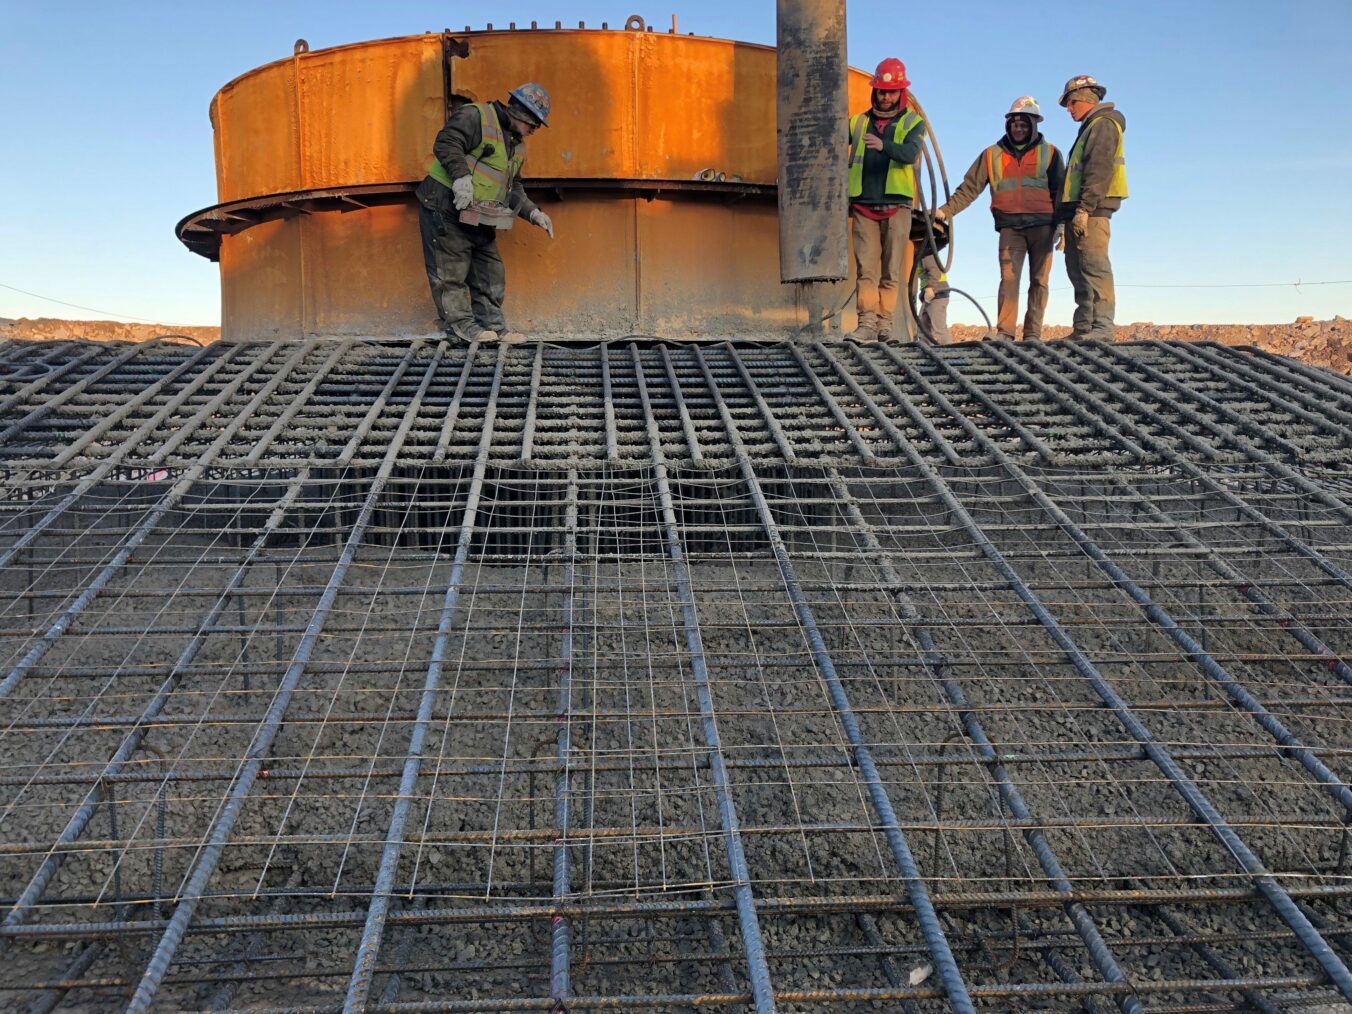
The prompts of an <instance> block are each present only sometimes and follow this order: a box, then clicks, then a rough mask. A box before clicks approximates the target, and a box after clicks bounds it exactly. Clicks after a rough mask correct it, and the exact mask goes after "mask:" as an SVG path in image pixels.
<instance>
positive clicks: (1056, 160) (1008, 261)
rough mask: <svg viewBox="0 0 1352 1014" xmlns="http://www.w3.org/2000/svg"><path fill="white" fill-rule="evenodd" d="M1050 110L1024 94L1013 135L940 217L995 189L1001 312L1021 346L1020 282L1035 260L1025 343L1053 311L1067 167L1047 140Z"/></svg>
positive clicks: (1013, 109)
mask: <svg viewBox="0 0 1352 1014" xmlns="http://www.w3.org/2000/svg"><path fill="white" fill-rule="evenodd" d="M1041 122H1042V109H1041V107H1039V106H1038V104H1037V100H1036V99H1034V98H1033V97H1032V96H1031V95H1020V96H1019V97H1018V98H1017V99H1015V100H1014V102H1013V104H1012V105H1011V106H1010V107H1009V112H1007V113H1005V132H1004V134H1003V135H1002V136H1001V137H1000V140H998V141H996V142H995V143H994V144H993V145H991V146H990V147H989V148H987V149H986V150H985V151H983V152H982V153H981V154H980V155H978V156H977V157H976V161H975V162H973V163H972V167H971V168H970V169H968V170H967V175H966V176H965V177H964V178H963V181H962V184H961V185H960V186H959V187H958V189H957V190H956V191H954V193H953V196H952V197H950V198H949V199H948V201H947V202H946V203H945V204H944V205H943V206H942V207H941V208H939V209H938V210H937V211H935V213H934V217H935V218H937V219H939V220H940V221H943V220H945V219H948V218H951V217H952V216H953V215H956V214H958V213H959V212H960V211H962V210H963V209H964V208H966V207H967V206H968V205H969V204H971V203H972V202H973V201H974V200H976V199H977V197H979V196H980V194H981V191H983V190H985V189H986V187H987V186H989V187H990V190H991V215H992V216H993V217H994V218H995V231H996V232H997V233H999V234H1000V242H999V252H1000V296H999V302H998V304H997V307H998V308H997V311H996V330H997V331H998V333H999V337H1001V338H1007V339H1009V340H1011V341H1012V340H1014V339H1015V338H1016V337H1018V335H1016V334H1015V325H1016V323H1017V321H1018V319H1019V282H1020V279H1021V278H1022V276H1023V264H1024V261H1025V260H1027V261H1028V311H1027V313H1025V314H1024V318H1023V335H1022V337H1023V339H1024V340H1025V341H1035V340H1037V339H1039V338H1041V337H1042V317H1043V315H1044V314H1045V313H1046V310H1047V294H1048V292H1049V291H1050V290H1049V288H1048V284H1047V283H1048V281H1049V279H1050V278H1051V272H1052V251H1053V250H1054V249H1055V247H1056V245H1057V238H1058V237H1057V233H1058V230H1057V229H1056V205H1057V203H1058V201H1059V200H1060V195H1061V187H1062V182H1063V178H1064V176H1065V171H1066V167H1065V161H1064V160H1063V159H1062V157H1061V153H1060V152H1059V151H1057V150H1056V147H1055V145H1053V144H1052V143H1051V142H1050V141H1048V140H1047V139H1046V138H1044V137H1043V136H1042V133H1041V131H1040V130H1039V129H1038V124H1039V123H1041Z"/></svg>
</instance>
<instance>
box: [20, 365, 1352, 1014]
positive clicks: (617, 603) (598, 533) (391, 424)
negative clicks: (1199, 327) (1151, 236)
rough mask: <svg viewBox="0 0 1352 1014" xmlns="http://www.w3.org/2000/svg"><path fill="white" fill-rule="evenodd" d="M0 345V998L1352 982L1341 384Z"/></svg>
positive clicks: (491, 1006)
mask: <svg viewBox="0 0 1352 1014" xmlns="http://www.w3.org/2000/svg"><path fill="white" fill-rule="evenodd" d="M0 371H2V372H0V376H3V377H4V378H6V379H5V382H4V384H3V385H0V427H3V428H4V429H3V432H4V440H3V447H2V448H0V465H2V467H3V472H0V481H2V482H3V483H4V485H5V497H4V498H3V500H0V507H2V508H3V514H0V565H2V566H0V661H3V667H2V668H0V721H2V722H3V723H4V724H3V730H2V731H0V737H2V739H0V758H3V762H0V895H3V897H4V910H5V916H4V919H3V922H2V923H0V948H2V949H4V951H5V952H6V953H5V961H6V966H7V967H6V973H7V974H6V975H5V976H3V977H0V1005H2V1006H4V1007H5V1008H6V1009H9V1008H14V1009H31V1010H40V1011H46V1010H51V1009H57V1008H59V1009H67V1010H105V1009H109V1008H110V1007H121V1006H126V1007H127V1009H129V1010H133V1011H146V1010H151V1009H155V1010H159V1009H184V1008H186V1009H214V1010H228V1009H245V1008H247V1009H251V1010H258V1009H263V1010H278V1011H279V1010H315V1011H321V1010H322V1011H329V1010H340V1009H347V1010H360V1009H367V1010H390V1011H396V1010H398V1011H403V1010H408V1011H421V1010H429V1011H430V1010H438V1011H512V1010H523V1011H524V1010H544V1011H565V1010H566V1011H571V1012H577V1011H588V1010H607V1009H636V1010H650V1011H688V1010H691V1009H706V1008H708V1009H731V1010H755V1011H758V1012H768V1011H772V1010H774V1011H782V1012H788V1011H833V1010H902V1011H907V1012H918V1011H926V1012H927V1011H940V1010H959V1011H961V1010H974V1009H982V1010H993V1011H1021V1010H1089V1011H1110V1010H1122V1011H1127V1012H1132V1011H1138V1010H1148V1011H1152V1012H1153V1011H1176V1012H1182V1011H1241V1010H1242V1011H1253V1010H1257V1011H1285V1010H1302V1009H1313V1010H1318V1009H1324V1010H1336V1009H1341V1008H1340V1006H1338V1005H1339V1004H1341V1003H1342V1001H1343V1000H1346V999H1352V976H1350V975H1349V972H1348V968H1347V962H1348V960H1349V958H1350V957H1352V947H1349V939H1352V875H1350V874H1352V869H1350V867H1349V831H1348V826H1349V814H1352V791H1350V790H1349V787H1348V785H1347V771H1348V766H1349V761H1350V760H1352V730H1350V729H1349V727H1348V721H1347V715H1348V714H1349V711H1348V708H1347V705H1348V704H1349V702H1352V686H1350V685H1349V684H1352V669H1349V666H1348V662H1347V657H1348V652H1349V650H1350V649H1352V630H1350V629H1349V620H1350V619H1352V609H1350V608H1349V605H1350V603H1352V597H1350V596H1349V590H1350V589H1352V576H1350V574H1349V572H1350V571H1352V543H1350V542H1349V538H1348V534H1349V522H1350V521H1352V508H1350V506H1349V490H1350V489H1352V487H1349V483H1348V480H1349V477H1350V475H1349V467H1348V466H1349V463H1352V462H1350V461H1349V448H1348V433H1349V429H1348V425H1347V423H1348V416H1349V413H1350V412H1352V385H1349V384H1348V382H1347V381H1345V380H1343V379H1341V378H1338V377H1336V376H1333V375H1331V374H1326V373H1323V372H1321V371H1316V370H1311V369H1309V368H1306V367H1303V366H1301V365H1299V364H1296V363H1293V362H1289V361H1287V360H1282V359H1278V358H1276V357H1269V356H1265V355H1262V354H1260V353H1254V352H1250V351H1240V350H1231V349H1224V348H1221V347H1219V346H1210V345H1196V346H1175V345H1169V344H1164V343H1154V344H1150V345H1145V344H1142V345H1132V346H1124V347H1116V346H1105V345H1097V344H1088V345H1071V344H1069V343H1053V344H1049V345H1045V346H1042V345H1030V346H1023V345H1013V344H1006V343H985V344H981V345H966V346H957V347H951V348H944V349H931V348H919V347H906V346H902V347H873V348H865V349H858V348H854V347H852V346H842V345H824V344H818V343H813V344H807V345H801V346H777V347H769V346H767V347H750V348H739V347H735V346H731V345H728V346H719V347H713V348H698V349H696V348H686V347H661V346H658V347H648V348H638V347H634V346H619V345H611V346H601V347H598V348H595V349H585V350H567V349H552V348H537V347H533V346H520V347H515V348H511V349H475V348H470V349H463V348H452V347H449V346H447V345H444V344H440V345H439V344H435V343H431V344H418V343H415V344H412V345H407V346H397V347H396V346H374V345H369V344H364V343H358V342H318V341H316V342H309V343H305V344H276V345H241V346H227V345H216V346H211V347H209V348H206V349H189V348H183V347H179V346H172V345H168V344H158V345H151V346H141V347H126V346H89V345H85V344H83V343H67V344H62V345H22V346H21V345H20V343H9V344H6V345H0ZM1340 998H1341V999H1340Z"/></svg>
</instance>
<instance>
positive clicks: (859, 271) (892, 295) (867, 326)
mask: <svg viewBox="0 0 1352 1014" xmlns="http://www.w3.org/2000/svg"><path fill="white" fill-rule="evenodd" d="M850 221H851V223H853V224H852V225H851V228H850V233H851V236H852V238H853V239H854V267H855V278H856V282H855V290H854V308H855V309H856V310H857V311H858V312H859V328H860V329H861V330H871V331H873V332H875V333H877V334H891V333H892V315H893V313H895V312H896V309H897V291H898V288H899V286H901V285H903V284H904V283H905V281H906V279H905V278H904V277H903V275H902V270H903V267H904V263H903V261H904V259H905V258H904V255H905V251H906V247H907V245H908V244H909V243H910V239H911V209H910V208H902V209H901V210H899V211H898V212H897V213H896V214H895V215H893V216H892V217H891V218H885V219H883V220H882V221H874V220H873V219H871V218H865V217H864V216H863V215H851V216H850Z"/></svg>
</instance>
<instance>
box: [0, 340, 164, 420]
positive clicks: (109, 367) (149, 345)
mask: <svg viewBox="0 0 1352 1014" xmlns="http://www.w3.org/2000/svg"><path fill="white" fill-rule="evenodd" d="M159 346H160V339H159V338H155V339H152V340H151V341H148V342H146V343H145V344H143V345H133V346H132V347H131V348H129V349H125V350H123V352H122V354H121V355H119V356H116V357H114V358H113V359H112V360H110V361H109V362H107V363H104V364H103V365H102V366H100V367H99V368H98V369H97V370H95V371H94V372H93V373H91V374H90V375H89V376H87V377H85V378H84V379H83V380H80V381H78V382H77V383H74V384H71V385H70V386H69V387H63V388H62V389H61V393H59V394H57V395H55V396H54V397H51V398H44V399H43V400H42V402H41V404H39V405H37V406H36V407H34V408H33V409H31V410H30V411H29V412H28V414H27V415H25V416H23V417H22V418H20V419H17V420H15V421H14V422H12V423H10V424H9V425H8V426H6V427H5V429H4V430H3V431H0V444H3V443H5V442H6V441H8V440H11V439H13V438H14V437H15V436H17V435H18V434H20V433H22V432H23V431H24V430H25V429H27V428H28V427H29V426H30V425H32V424H33V423H35V422H38V421H39V420H41V419H45V418H46V417H47V416H49V415H51V413H52V410H53V409H56V408H59V407H60V406H62V405H64V404H65V403H66V402H68V401H69V400H70V399H71V398H74V397H75V396H76V395H78V394H80V393H81V392H83V391H84V390H85V389H86V388H88V387H89V385H90V384H96V383H98V382H99V381H100V380H102V379H103V378H104V377H106V376H108V374H110V373H112V372H113V371H114V370H116V369H117V368H118V367H119V366H121V365H122V364H123V363H125V362H127V361H128V360H130V359H133V358H135V357H136V356H138V355H140V354H141V353H143V352H146V351H148V350H150V349H158V348H159Z"/></svg>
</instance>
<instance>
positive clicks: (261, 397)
mask: <svg viewBox="0 0 1352 1014" xmlns="http://www.w3.org/2000/svg"><path fill="white" fill-rule="evenodd" d="M309 351H310V347H309V345H302V346H301V347H300V348H298V349H297V350H296V351H295V352H294V353H292V355H291V357H290V358H289V359H287V361H286V362H285V363H283V364H282V366H281V368H280V369H279V370H278V371H277V373H276V375H275V376H273V378H272V379H271V380H270V381H268V383H267V384H266V385H265V386H264V387H263V388H262V389H261V390H259V392H258V393H257V394H255V395H254V396H253V398H252V399H250V401H249V403H248V404H247V405H246V406H245V407H244V408H243V409H242V410H241V411H240V412H239V414H238V415H236V416H235V418H234V420H232V421H231V422H230V424H229V425H228V426H226V428H225V429H224V430H222V431H221V433H220V435H219V436H217V437H216V439H215V440H214V441H213V442H212V444H211V446H210V447H208V448H207V449H206V451H204V452H203V453H202V456H201V457H200V458H198V460H197V463H196V464H195V465H193V466H192V467H191V468H189V469H188V470H187V471H185V472H184V473H183V475H182V477H181V478H180V479H179V480H178V481H177V482H175V483H174V485H173V486H171V487H170V488H169V490H168V491H167V492H166V493H165V494H164V496H163V497H161V498H160V500H159V502H158V503H156V505H155V507H154V508H153V509H152V510H151V512H150V513H149V514H148V515H146V519H145V520H144V521H142V522H141V524H140V525H139V526H138V527H137V529H136V531H135V532H133V533H132V534H131V535H130V536H129V537H128V538H127V540H126V541H125V542H123V543H122V545H121V546H120V547H119V548H118V550H117V552H116V553H114V554H113V557H112V559H111V560H109V561H108V563H107V565H106V566H105V567H104V568H103V569H102V570H101V571H100V572H99V573H98V575H97V576H96V577H94V578H93V579H92V580H91V581H90V582H89V584H87V585H86V586H85V588H84V591H82V592H81V593H80V594H79V595H78V596H77V597H76V599H75V601H74V602H72V603H71V604H70V605H69V606H67V607H66V608H65V610H63V611H62V613H61V615H60V616H58V617H57V618H56V620H55V622H53V623H52V625H51V626H50V627H48V628H47V631H46V633H44V634H43V635H42V637H41V638H39V640H38V642H37V643H36V644H35V645H33V647H31V648H30V649H29V650H28V652H27V653H26V654H25V655H24V657H23V658H22V659H20V660H19V662H18V663H17V664H16V665H15V666H14V667H13V668H12V669H10V670H9V672H8V673H6V674H5V678H4V679H3V680H0V699H3V698H6V697H8V696H9V695H10V693H12V692H13V690H14V687H15V686H17V685H18V682H19V681H20V680H21V679H23V677H24V676H25V675H26V674H27V672H28V670H29V669H31V668H32V667H33V666H34V665H36V664H37V662H38V661H39V660H40V659H41V658H42V657H43V656H44V655H46V654H47V652H48V651H49V650H50V649H51V647H52V645H54V644H55V643H56V642H57V640H58V638H60V637H61V635H62V634H64V633H65V632H66V630H67V629H68V628H69V627H70V625H71V624H72V623H74V622H75V620H76V618H77V617H78V616H79V615H80V613H82V612H84V610H85V607H87V606H88V605H89V604H90V603H91V602H93V601H94V600H95V599H96V598H98V596H99V594H100V593H101V592H102V591H103V589H104V588H106V587H107V586H108V582H110V581H111V580H112V579H113V578H114V577H116V576H117V574H118V572H119V571H121V569H122V567H123V566H124V565H125V564H126V562H127V561H128V560H129V559H131V554H132V553H134V552H136V550H137V548H138V547H139V546H140V545H141V543H142V542H144V541H145V540H146V539H148V538H149V537H150V534H151V533H152V532H153V531H154V530H155V527H156V525H158V524H159V523H160V521H161V520H162V519H163V518H164V516H165V515H166V514H168V513H169V512H170V511H171V510H173V509H174V508H175V507H176V506H177V505H178V502H179V501H180V500H182V499H183V497H185V496H187V494H188V493H189V492H190V491H191V489H192V486H193V484H194V483H195V482H197V480H198V479H199V478H201V476H202V475H203V474H204V473H205V472H206V470H207V469H208V468H210V467H211V466H212V465H213V464H214V460H213V459H214V458H215V456H216V455H217V454H219V453H220V451H221V449H222V448H224V447H225V445H226V444H228V443H229V442H230V441H231V440H232V439H233V438H234V436H235V434H236V433H237V432H238V431H239V429H240V427H241V426H243V425H244V423H245V421H247V420H248V418H249V416H250V415H251V414H252V412H253V411H254V409H255V408H257V407H258V405H260V404H261V403H262V402H264V401H266V400H267V397H268V396H269V395H270V394H271V393H272V392H273V391H274V390H275V389H276V388H277V387H278V385H280V384H281V382H282V380H283V378H284V377H285V376H286V375H287V374H289V373H290V372H291V371H292V370H293V369H295V367H296V365H297V364H298V363H299V362H300V361H301V360H302V359H304V358H305V356H306V355H307V354H308V353H309Z"/></svg>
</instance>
